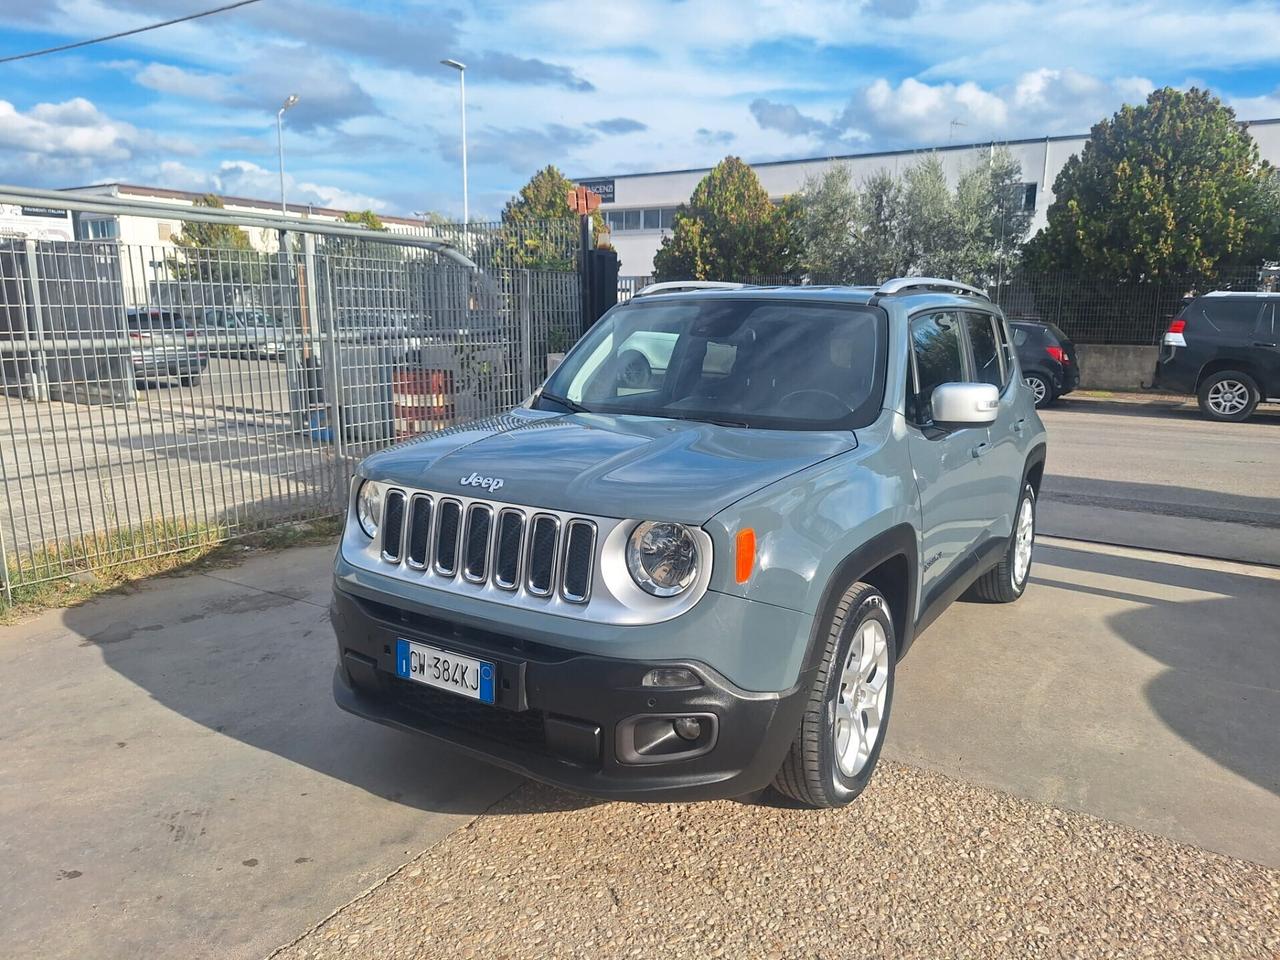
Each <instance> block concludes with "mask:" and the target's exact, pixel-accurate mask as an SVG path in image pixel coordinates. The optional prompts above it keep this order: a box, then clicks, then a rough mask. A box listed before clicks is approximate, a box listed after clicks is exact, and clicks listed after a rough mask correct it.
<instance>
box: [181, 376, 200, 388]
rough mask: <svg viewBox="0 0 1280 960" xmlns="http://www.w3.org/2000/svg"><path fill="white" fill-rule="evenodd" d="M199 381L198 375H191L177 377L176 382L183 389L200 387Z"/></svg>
mask: <svg viewBox="0 0 1280 960" xmlns="http://www.w3.org/2000/svg"><path fill="white" fill-rule="evenodd" d="M200 379H201V376H200V374H198V373H192V374H187V375H186V376H181V377H179V378H178V382H179V383H180V384H182V385H183V386H184V387H198V386H199V385H200Z"/></svg>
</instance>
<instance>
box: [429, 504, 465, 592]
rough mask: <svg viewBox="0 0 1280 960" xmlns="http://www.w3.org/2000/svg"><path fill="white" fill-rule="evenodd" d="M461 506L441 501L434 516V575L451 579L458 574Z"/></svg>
mask: <svg viewBox="0 0 1280 960" xmlns="http://www.w3.org/2000/svg"><path fill="white" fill-rule="evenodd" d="M461 528H462V504H461V503H459V502H458V501H457V500H441V501H440V506H439V507H438V513H437V515H436V545H435V568H436V573H438V574H440V575H441V576H445V577H452V576H454V575H456V574H457V572H458V541H459V540H460V539H461V537H460V534H461V533H462V530H461Z"/></svg>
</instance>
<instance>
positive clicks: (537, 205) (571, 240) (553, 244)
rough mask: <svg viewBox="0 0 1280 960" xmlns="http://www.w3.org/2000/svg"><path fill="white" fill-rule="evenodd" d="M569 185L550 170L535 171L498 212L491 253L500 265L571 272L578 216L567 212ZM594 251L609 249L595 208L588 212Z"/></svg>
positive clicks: (570, 188)
mask: <svg viewBox="0 0 1280 960" xmlns="http://www.w3.org/2000/svg"><path fill="white" fill-rule="evenodd" d="M573 188H574V184H573V182H572V181H571V180H569V179H568V178H567V177H566V176H565V175H564V174H563V173H561V172H560V171H559V170H558V169H557V168H556V167H555V166H547V167H544V168H543V169H541V170H539V171H538V172H537V173H535V174H534V175H533V176H532V177H531V178H530V179H529V182H528V183H526V184H525V185H524V186H523V187H521V188H520V192H519V193H518V194H517V195H516V196H514V197H512V198H511V199H510V200H508V201H507V203H506V206H504V207H503V208H502V226H501V228H500V229H499V231H498V236H497V238H496V243H495V250H494V255H495V258H496V259H497V260H498V262H499V263H502V264H503V265H505V266H513V267H521V268H525V269H531V270H573V269H575V267H576V266H577V251H578V245H579V238H578V218H577V216H575V215H574V213H573V211H571V210H570V209H569V193H570V191H572V190H573ZM591 228H592V234H593V235H594V237H595V245H596V247H597V248H599V249H612V247H611V246H610V244H609V228H608V227H607V226H606V225H605V222H604V217H603V216H602V215H601V214H600V211H599V209H597V210H596V211H595V212H594V213H593V214H591Z"/></svg>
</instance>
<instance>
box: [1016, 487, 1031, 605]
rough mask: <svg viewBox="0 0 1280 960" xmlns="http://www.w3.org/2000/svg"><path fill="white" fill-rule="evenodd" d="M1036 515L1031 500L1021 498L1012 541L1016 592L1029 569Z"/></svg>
mask: <svg viewBox="0 0 1280 960" xmlns="http://www.w3.org/2000/svg"><path fill="white" fill-rule="evenodd" d="M1035 526H1036V514H1035V508H1034V507H1033V506H1032V505H1031V498H1030V497H1029V496H1028V497H1023V498H1022V506H1021V507H1020V508H1019V509H1018V527H1017V532H1016V533H1015V534H1014V541H1013V586H1014V589H1015V590H1016V589H1017V588H1018V587H1020V586H1022V582H1023V581H1024V580H1026V579H1027V571H1029V570H1030V569H1031V548H1032V546H1033V545H1034V544H1035V536H1036V530H1035Z"/></svg>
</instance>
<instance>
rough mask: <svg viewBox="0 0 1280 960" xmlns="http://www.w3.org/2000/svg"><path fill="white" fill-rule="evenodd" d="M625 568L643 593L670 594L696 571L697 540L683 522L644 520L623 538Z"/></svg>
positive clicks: (683, 586)
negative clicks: (628, 538)
mask: <svg viewBox="0 0 1280 960" xmlns="http://www.w3.org/2000/svg"><path fill="white" fill-rule="evenodd" d="M627 569H628V570H630V571H631V579H633V580H634V581H635V582H636V584H637V585H638V586H639V587H640V589H641V590H644V591H645V592H646V593H651V594H653V595H654V596H655V597H674V596H675V595H676V594H678V593H683V592H684V591H685V590H686V589H688V587H689V584H691V583H693V580H694V578H695V577H696V576H697V575H698V544H697V542H696V541H695V540H694V539H693V534H691V533H690V532H689V529H688V528H687V527H685V526H684V525H683V524H680V523H653V522H650V521H646V522H645V523H642V524H640V525H638V526H637V527H636V528H635V530H633V531H632V532H631V539H630V540H628V541H627Z"/></svg>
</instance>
